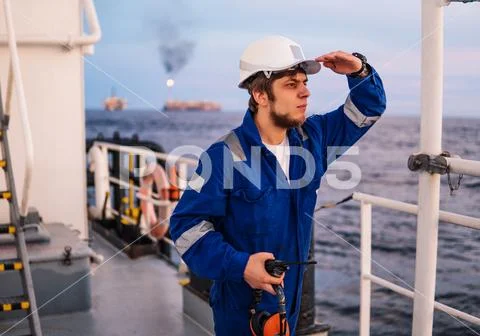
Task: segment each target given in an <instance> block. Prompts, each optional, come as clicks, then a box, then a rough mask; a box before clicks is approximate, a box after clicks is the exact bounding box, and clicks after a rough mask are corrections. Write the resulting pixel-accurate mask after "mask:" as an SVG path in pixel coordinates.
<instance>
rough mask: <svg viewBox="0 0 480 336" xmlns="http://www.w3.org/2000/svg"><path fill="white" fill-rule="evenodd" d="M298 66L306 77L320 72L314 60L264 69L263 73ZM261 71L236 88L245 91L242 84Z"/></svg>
mask: <svg viewBox="0 0 480 336" xmlns="http://www.w3.org/2000/svg"><path fill="white" fill-rule="evenodd" d="M299 64H301V67H302V69H303V70H304V71H305V73H306V74H307V75H314V74H316V73H318V72H319V71H320V69H321V68H322V65H321V64H320V63H319V62H316V61H314V60H304V61H300V62H297V63H294V64H291V65H289V66H288V67H284V68H279V69H273V68H270V69H268V70H267V69H265V70H264V71H283V70H288V69H290V68H292V67H294V66H297V65H299ZM261 71H262V70H260V71H257V72H255V73H253V74H250V75H249V76H248V77H246V78H244V79H243V80H242V81H241V82H240V83H238V87H239V88H241V89H245V86H244V84H245V82H246V81H247V79H249V78H251V77H252V76H254V75H256V74H257V73H259V72H261Z"/></svg>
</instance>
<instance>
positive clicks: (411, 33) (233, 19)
mask: <svg viewBox="0 0 480 336" xmlns="http://www.w3.org/2000/svg"><path fill="white" fill-rule="evenodd" d="M95 5H96V9H97V13H98V17H99V20H100V25H101V28H102V39H101V41H100V42H99V43H98V44H97V45H96V46H95V53H94V55H92V56H86V60H85V75H86V83H85V86H86V106H87V108H102V102H103V100H104V99H105V97H107V96H108V95H109V94H110V90H111V88H112V87H115V90H116V93H117V95H119V96H122V97H125V98H126V99H127V100H128V103H129V108H132V109H133V108H138V109H158V110H161V107H162V106H163V104H164V102H165V100H166V99H168V98H172V99H188V100H213V101H216V102H219V103H220V104H221V105H222V106H223V110H225V111H237V112H238V111H244V110H245V109H246V107H247V102H248V94H247V92H246V91H244V90H241V89H239V88H237V84H238V78H239V70H238V64H239V59H240V56H241V54H242V52H243V50H244V49H245V48H246V47H247V45H248V44H249V43H251V42H253V41H255V40H257V39H260V38H262V37H264V36H266V35H284V36H287V37H289V38H290V39H292V40H294V41H296V42H297V43H299V44H300V45H301V46H302V48H303V51H304V53H305V55H306V57H307V58H314V57H316V56H320V55H322V54H325V53H328V52H331V51H335V50H343V51H347V52H354V51H356V52H360V53H362V54H364V55H365V56H367V58H368V61H369V63H370V64H371V65H373V67H374V68H375V69H376V70H377V71H378V73H379V74H380V76H381V78H382V80H383V82H384V86H385V90H386V93H387V99H388V105H387V112H388V113H389V114H390V115H409V116H410V115H419V113H420V49H421V29H420V24H421V22H420V13H421V10H420V9H421V0H404V1H393V0H363V1H358V0H334V1H319V0H299V1H295V2H293V1H286V0H261V1H251V0H246V1H241V2H233V1H224V0H202V1H199V0H190V1H186V0H136V1H121V2H120V1H113V0H97V1H96V2H95ZM479 17H480V2H479V3H471V4H462V3H452V4H450V6H447V7H446V8H445V82H444V83H445V84H444V85H445V86H444V88H445V89H444V104H445V105H444V115H446V116H452V117H456V116H462V117H479V116H480V104H478V100H477V97H478V92H479V91H480V35H479V32H480V20H478V18H479ZM86 29H87V30H88V28H86ZM173 41H183V42H186V43H189V44H190V45H191V46H192V50H191V54H190V55H189V57H188V58H187V61H186V64H185V65H184V66H183V68H181V69H180V70H179V71H177V72H175V73H174V74H173V75H171V74H169V73H167V72H166V69H165V67H164V65H163V62H162V57H161V54H160V46H161V45H166V44H167V45H168V44H169V43H170V44H171V43H173ZM168 78H173V79H174V80H175V86H174V87H173V88H172V89H171V90H168V89H167V87H166V81H167V79H168ZM309 87H310V90H311V97H310V101H309V111H308V112H309V113H324V112H328V111H330V110H333V109H334V108H336V107H337V106H338V105H340V104H343V102H344V101H345V98H346V96H347V95H348V86H347V81H346V79H345V77H344V76H341V75H337V74H334V73H333V72H331V71H330V70H329V69H326V68H324V69H322V71H320V73H319V74H316V75H312V76H311V77H310V78H309Z"/></svg>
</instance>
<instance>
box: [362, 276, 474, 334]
mask: <svg viewBox="0 0 480 336" xmlns="http://www.w3.org/2000/svg"><path fill="white" fill-rule="evenodd" d="M363 277H364V278H366V279H369V280H371V281H372V282H374V283H376V284H377V285H380V286H383V287H385V288H388V289H390V290H392V291H394V292H396V293H398V294H400V295H403V296H406V297H409V298H411V299H413V297H414V293H413V291H411V290H409V289H406V288H403V287H401V286H398V285H396V284H394V283H393V282H390V281H388V280H385V279H382V278H380V277H378V276H375V275H373V274H365V275H364V276H363ZM433 306H434V307H435V309H437V310H440V311H442V312H444V313H447V314H449V315H451V316H455V317H458V318H461V319H463V320H465V321H468V322H471V323H474V324H478V325H480V318H478V317H476V316H473V315H470V314H467V313H465V312H462V311H460V310H458V309H455V308H452V307H450V306H447V305H445V304H443V303H440V302H438V301H435V302H434V304H433Z"/></svg>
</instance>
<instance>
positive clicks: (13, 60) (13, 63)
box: [3, 0, 33, 217]
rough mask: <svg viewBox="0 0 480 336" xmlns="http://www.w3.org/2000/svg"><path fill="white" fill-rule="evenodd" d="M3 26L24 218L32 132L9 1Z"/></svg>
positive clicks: (28, 182) (30, 163)
mask: <svg viewBox="0 0 480 336" xmlns="http://www.w3.org/2000/svg"><path fill="white" fill-rule="evenodd" d="M3 7H4V14H5V25H6V28H7V35H8V47H9V49H10V70H11V73H9V75H8V78H9V84H8V86H7V90H9V89H10V90H9V92H7V103H6V104H7V105H6V106H7V107H8V109H7V115H8V113H9V111H8V110H9V109H10V99H11V96H12V92H11V91H12V90H11V89H12V82H13V83H14V84H15V90H16V94H17V101H18V109H19V112H20V117H21V118H22V125H23V136H24V139H25V140H24V142H25V177H24V182H23V193H22V202H21V206H20V215H21V216H23V217H25V216H26V215H27V212H28V203H29V200H30V189H31V188H30V186H31V183H32V173H33V140H32V132H31V129H30V123H29V121H28V109H27V100H26V99H25V90H24V88H23V81H22V72H21V70H20V60H19V57H18V48H17V40H16V37H15V30H14V27H13V18H12V10H11V6H10V0H3Z"/></svg>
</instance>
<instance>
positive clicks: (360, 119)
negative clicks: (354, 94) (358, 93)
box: [343, 96, 380, 127]
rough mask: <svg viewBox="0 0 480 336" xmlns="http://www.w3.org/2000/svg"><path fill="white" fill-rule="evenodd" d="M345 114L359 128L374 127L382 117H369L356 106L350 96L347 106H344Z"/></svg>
mask: <svg viewBox="0 0 480 336" xmlns="http://www.w3.org/2000/svg"><path fill="white" fill-rule="evenodd" d="M343 112H344V113H345V115H346V116H347V117H348V118H349V119H350V120H351V121H352V122H353V123H354V124H355V125H357V127H368V126H371V125H373V124H374V123H375V122H376V121H377V120H378V119H380V116H375V117H367V116H366V115H364V114H363V113H362V112H360V110H359V109H358V108H357V107H356V106H355V104H354V103H353V102H352V99H351V98H350V96H348V98H347V101H346V102H345V105H344V106H343Z"/></svg>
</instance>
